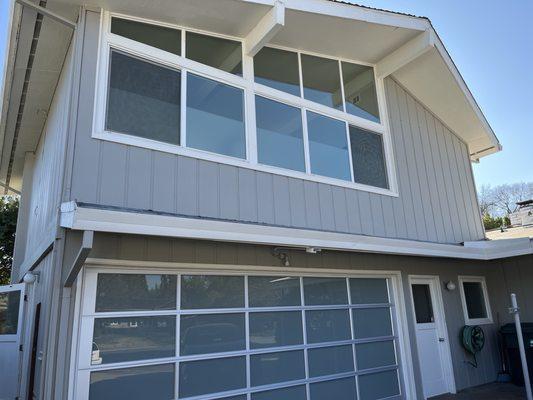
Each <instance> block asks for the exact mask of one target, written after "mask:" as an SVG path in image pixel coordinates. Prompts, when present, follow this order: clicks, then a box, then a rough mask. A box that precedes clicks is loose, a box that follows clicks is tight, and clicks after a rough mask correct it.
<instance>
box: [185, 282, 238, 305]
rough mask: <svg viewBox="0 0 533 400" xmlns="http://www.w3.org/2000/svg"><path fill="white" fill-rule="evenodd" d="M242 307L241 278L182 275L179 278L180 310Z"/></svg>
mask: <svg viewBox="0 0 533 400" xmlns="http://www.w3.org/2000/svg"><path fill="white" fill-rule="evenodd" d="M241 307H244V278H243V277H242V276H215V275H184V276H182V277H181V308H182V309H189V310H190V309H194V310H196V309H201V308H206V309H213V308H241Z"/></svg>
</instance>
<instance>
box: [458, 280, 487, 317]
mask: <svg viewBox="0 0 533 400" xmlns="http://www.w3.org/2000/svg"><path fill="white" fill-rule="evenodd" d="M463 289H464V293H465V300H466V309H467V310H468V318H487V310H486V308H485V296H484V294H483V286H482V285H481V282H463Z"/></svg>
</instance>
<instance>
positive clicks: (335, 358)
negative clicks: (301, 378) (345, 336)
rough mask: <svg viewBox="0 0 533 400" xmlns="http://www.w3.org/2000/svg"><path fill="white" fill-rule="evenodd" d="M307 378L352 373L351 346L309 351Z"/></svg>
mask: <svg viewBox="0 0 533 400" xmlns="http://www.w3.org/2000/svg"><path fill="white" fill-rule="evenodd" d="M307 354H308V358H309V376H311V377H315V376H323V375H333V374H340V373H342V372H349V371H353V369H354V367H353V349H352V346H351V345H347V346H337V347H322V348H318V349H309V350H308V352H307Z"/></svg>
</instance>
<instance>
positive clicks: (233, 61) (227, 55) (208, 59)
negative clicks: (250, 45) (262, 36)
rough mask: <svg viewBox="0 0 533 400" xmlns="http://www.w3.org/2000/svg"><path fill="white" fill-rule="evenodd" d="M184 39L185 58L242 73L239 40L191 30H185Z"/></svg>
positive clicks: (223, 69) (233, 72)
mask: <svg viewBox="0 0 533 400" xmlns="http://www.w3.org/2000/svg"><path fill="white" fill-rule="evenodd" d="M186 41H187V43H186V45H185V46H186V53H185V56H186V57H187V58H189V59H191V60H194V61H198V62H200V63H202V64H206V65H209V66H211V67H215V68H218V69H221V70H222V71H226V72H230V73H232V74H235V75H242V46H241V43H240V42H236V41H234V40H228V39H222V38H219V37H214V36H207V35H201V34H199V33H193V32H187V34H186Z"/></svg>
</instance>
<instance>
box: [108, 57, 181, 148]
mask: <svg viewBox="0 0 533 400" xmlns="http://www.w3.org/2000/svg"><path fill="white" fill-rule="evenodd" d="M180 92H181V90H180V72H179V71H176V70H172V69H169V68H165V67H161V66H159V65H155V64H152V63H149V62H146V61H141V60H139V59H137V58H134V57H130V56H126V55H124V54H122V53H118V52H116V51H112V52H111V73H110V77H109V91H108V98H107V115H106V129H108V130H110V131H114V132H120V133H127V134H129V135H134V136H140V137H143V138H146V139H152V140H158V141H160V142H166V143H171V144H179V143H180Z"/></svg>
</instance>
